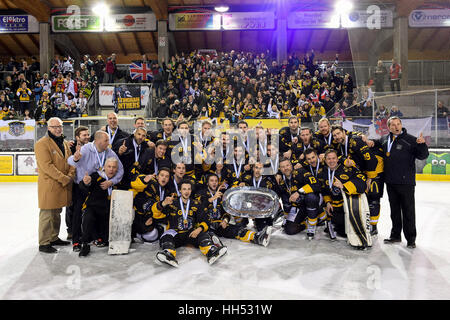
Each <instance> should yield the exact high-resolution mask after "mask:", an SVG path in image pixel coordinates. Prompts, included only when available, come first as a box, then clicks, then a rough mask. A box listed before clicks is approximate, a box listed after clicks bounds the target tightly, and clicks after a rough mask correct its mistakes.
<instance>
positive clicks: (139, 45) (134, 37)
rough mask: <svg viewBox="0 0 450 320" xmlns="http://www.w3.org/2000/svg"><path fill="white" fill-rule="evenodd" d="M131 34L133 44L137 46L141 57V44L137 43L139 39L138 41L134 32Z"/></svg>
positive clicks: (142, 51)
mask: <svg viewBox="0 0 450 320" xmlns="http://www.w3.org/2000/svg"><path fill="white" fill-rule="evenodd" d="M131 34H132V35H133V39H134V42H135V43H136V46H137V48H138V50H139V54H140V55H143V54H144V50H142V46H141V42H140V41H139V39H138V37H137V35H136V32H132V33H131Z"/></svg>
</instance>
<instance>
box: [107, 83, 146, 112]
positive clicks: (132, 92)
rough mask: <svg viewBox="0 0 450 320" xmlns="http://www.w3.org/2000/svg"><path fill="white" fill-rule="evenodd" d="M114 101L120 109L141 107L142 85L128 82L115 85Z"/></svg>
mask: <svg viewBox="0 0 450 320" xmlns="http://www.w3.org/2000/svg"><path fill="white" fill-rule="evenodd" d="M113 101H114V103H115V104H117V109H118V110H138V109H141V86H136V85H128V84H127V85H120V86H116V87H114V95H113Z"/></svg>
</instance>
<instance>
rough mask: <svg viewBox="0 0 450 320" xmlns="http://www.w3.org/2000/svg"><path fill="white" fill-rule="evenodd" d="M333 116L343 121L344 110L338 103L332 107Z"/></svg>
mask: <svg viewBox="0 0 450 320" xmlns="http://www.w3.org/2000/svg"><path fill="white" fill-rule="evenodd" d="M333 116H334V117H335V118H343V119H345V112H344V110H343V109H342V108H341V105H340V104H339V103H336V104H335V105H334V113H333Z"/></svg>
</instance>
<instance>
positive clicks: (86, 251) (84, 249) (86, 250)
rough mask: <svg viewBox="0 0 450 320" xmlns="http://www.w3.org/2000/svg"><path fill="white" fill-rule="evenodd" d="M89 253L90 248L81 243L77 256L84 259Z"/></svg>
mask: <svg viewBox="0 0 450 320" xmlns="http://www.w3.org/2000/svg"><path fill="white" fill-rule="evenodd" d="M90 251H91V246H90V245H88V244H87V243H83V244H82V245H81V250H80V253H78V256H79V257H86V256H87V255H88V254H89V252H90Z"/></svg>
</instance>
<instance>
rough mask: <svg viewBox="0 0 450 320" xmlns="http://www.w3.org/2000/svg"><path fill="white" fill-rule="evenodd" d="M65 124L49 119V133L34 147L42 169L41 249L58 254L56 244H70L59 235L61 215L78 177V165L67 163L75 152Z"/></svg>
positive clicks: (40, 177)
mask: <svg viewBox="0 0 450 320" xmlns="http://www.w3.org/2000/svg"><path fill="white" fill-rule="evenodd" d="M62 123H63V122H62V120H61V119H59V118H50V119H49V120H48V134H47V135H45V136H44V137H42V138H41V139H39V140H38V141H37V142H36V144H35V146H34V151H35V154H36V162H37V166H38V170H39V176H38V202H39V208H40V213H39V251H41V252H45V253H56V252H57V251H58V250H57V249H55V248H54V247H53V246H58V245H68V244H70V242H68V241H63V240H61V239H60V238H59V237H58V235H59V228H60V224H61V216H60V214H61V211H62V208H63V207H68V206H70V204H71V202H72V181H73V179H74V176H75V168H74V167H72V166H70V165H69V164H68V163H67V160H68V158H69V157H70V155H71V154H72V153H71V151H70V145H69V142H68V141H66V140H64V136H63V134H62V133H63V125H62Z"/></svg>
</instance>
